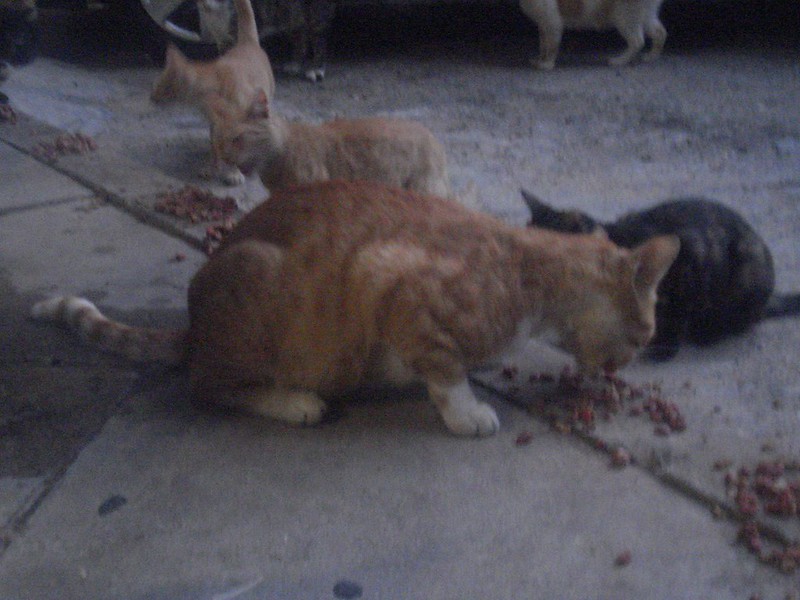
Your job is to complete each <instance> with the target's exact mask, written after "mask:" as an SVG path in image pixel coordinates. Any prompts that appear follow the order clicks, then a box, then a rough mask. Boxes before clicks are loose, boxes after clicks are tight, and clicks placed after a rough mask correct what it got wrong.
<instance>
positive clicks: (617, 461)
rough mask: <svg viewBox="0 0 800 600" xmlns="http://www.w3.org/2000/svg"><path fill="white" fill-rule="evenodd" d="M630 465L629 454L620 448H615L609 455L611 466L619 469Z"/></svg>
mask: <svg viewBox="0 0 800 600" xmlns="http://www.w3.org/2000/svg"><path fill="white" fill-rule="evenodd" d="M629 464H631V453H630V452H628V451H627V450H626V449H625V448H623V447H622V446H619V447H618V448H615V449H614V451H613V452H612V453H611V466H613V467H616V468H617V469H621V468H623V467H627V466H628V465H629Z"/></svg>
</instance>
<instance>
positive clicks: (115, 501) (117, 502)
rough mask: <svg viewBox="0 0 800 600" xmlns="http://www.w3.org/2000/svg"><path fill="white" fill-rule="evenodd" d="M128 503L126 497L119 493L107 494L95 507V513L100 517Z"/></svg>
mask: <svg viewBox="0 0 800 600" xmlns="http://www.w3.org/2000/svg"><path fill="white" fill-rule="evenodd" d="M127 503H128V499H127V498H126V497H125V496H120V495H119V494H114V495H113V496H109V497H108V498H107V499H106V500H105V501H104V502H103V503H102V504H101V505H100V507H99V508H98V509H97V514H99V515H100V516H101V517H104V516H106V515H107V514H109V513H112V512H114V511H115V510H119V509H120V508H122V507H123V506H125V505H126V504H127Z"/></svg>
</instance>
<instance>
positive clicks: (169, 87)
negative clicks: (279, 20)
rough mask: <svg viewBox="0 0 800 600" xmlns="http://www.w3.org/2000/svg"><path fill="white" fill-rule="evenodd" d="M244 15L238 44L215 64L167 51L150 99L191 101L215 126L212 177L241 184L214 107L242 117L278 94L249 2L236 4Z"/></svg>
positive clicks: (158, 100)
mask: <svg viewBox="0 0 800 600" xmlns="http://www.w3.org/2000/svg"><path fill="white" fill-rule="evenodd" d="M235 4H236V11H237V16H238V19H239V20H238V23H239V25H238V34H237V40H236V44H235V45H234V46H232V47H231V48H230V49H229V50H228V51H227V52H225V53H224V54H222V55H221V56H220V57H219V58H217V59H216V60H213V61H209V62H200V61H194V60H189V59H188V58H186V57H185V56H183V54H181V52H180V51H179V50H178V49H177V48H176V47H175V46H172V45H170V46H169V48H167V58H166V65H165V67H164V70H163V71H162V73H161V75H160V76H159V78H158V79H157V80H156V82H155V85H154V86H153V91H152V93H151V95H150V98H151V100H152V101H153V102H156V103H166V102H185V103H188V104H193V105H196V106H198V107H199V108H200V109H201V110H202V111H203V113H204V114H205V115H206V117H207V118H208V119H209V121H210V122H211V155H212V161H213V164H212V173H216V174H218V175H219V176H220V177H221V178H222V180H223V181H224V182H225V183H228V184H230V185H238V184H240V183H243V182H244V177H243V176H242V174H241V173H240V172H239V170H238V169H237V168H236V166H235V165H230V164H226V163H225V161H224V160H222V159H221V158H220V156H219V152H218V150H217V146H216V144H215V140H216V138H217V131H216V130H215V126H214V121H213V119H212V118H211V116H212V115H211V112H210V111H211V109H210V105H211V104H213V105H214V106H216V107H217V110H219V109H220V107H221V106H224V107H226V110H227V111H228V112H229V113H230V114H232V115H237V116H238V117H239V118H241V117H242V116H243V115H244V114H245V113H246V112H247V110H248V108H249V107H250V104H251V102H252V100H253V97H254V95H255V93H256V91H260V92H262V93H264V95H265V96H266V97H271V96H272V94H273V93H274V92H275V78H274V76H273V73H272V66H271V65H270V62H269V58H268V57H267V54H266V53H265V52H264V50H262V49H261V46H260V45H259V39H258V30H257V29H256V21H255V17H254V15H253V7H252V5H251V4H250V1H249V0H235Z"/></svg>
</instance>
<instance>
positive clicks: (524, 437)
mask: <svg viewBox="0 0 800 600" xmlns="http://www.w3.org/2000/svg"><path fill="white" fill-rule="evenodd" d="M532 441H533V434H532V433H531V432H530V431H520V433H519V435H518V436H517V439H516V440H515V441H514V443H515V444H516V445H517V446H527V445H528V444H530V443H531V442H532Z"/></svg>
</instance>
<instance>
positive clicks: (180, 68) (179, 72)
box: [150, 44, 191, 104]
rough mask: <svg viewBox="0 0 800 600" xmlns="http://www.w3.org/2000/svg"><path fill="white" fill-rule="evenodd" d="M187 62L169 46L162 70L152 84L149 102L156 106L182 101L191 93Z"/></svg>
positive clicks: (175, 49) (175, 48)
mask: <svg viewBox="0 0 800 600" xmlns="http://www.w3.org/2000/svg"><path fill="white" fill-rule="evenodd" d="M189 68H190V66H189V60H188V59H187V58H186V57H185V56H184V55H183V54H181V51H180V50H178V48H177V47H176V46H175V45H173V44H170V45H169V46H167V54H166V58H165V61H164V70H163V71H161V74H160V75H159V76H158V79H156V82H155V83H154V84H153V91H152V92H151V93H150V100H151V101H152V102H154V103H156V104H164V103H167V102H175V101H178V100H182V99H184V98H185V97H186V95H187V94H188V93H189V92H190V91H191V90H190V81H189V74H188V71H189Z"/></svg>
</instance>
